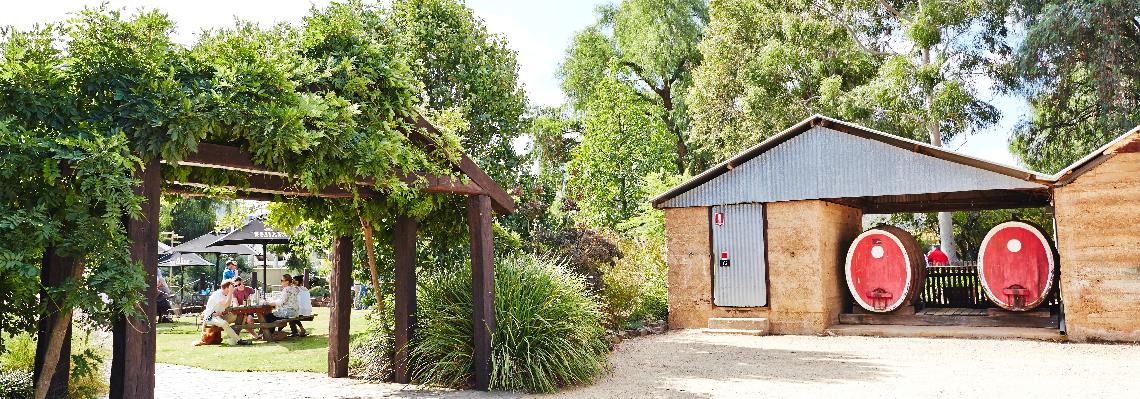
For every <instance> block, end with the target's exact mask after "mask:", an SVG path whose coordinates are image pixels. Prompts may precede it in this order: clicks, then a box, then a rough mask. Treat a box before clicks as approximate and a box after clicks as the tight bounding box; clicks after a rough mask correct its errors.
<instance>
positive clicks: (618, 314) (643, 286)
mask: <svg viewBox="0 0 1140 399" xmlns="http://www.w3.org/2000/svg"><path fill="white" fill-rule="evenodd" d="M619 247H620V248H621V251H622V253H624V254H625V256H624V257H623V258H622V259H620V260H619V261H617V262H616V263H615V264H614V265H613V266H610V267H607V268H605V269H604V273H603V274H602V278H603V280H602V282H603V284H602V290H601V292H600V293H599V299H600V300H601V302H602V310H603V312H604V313H605V317H606V323H607V325H608V326H609V327H610V328H628V327H631V326H632V325H636V324H644V322H647V321H656V320H664V319H665V318H666V317H667V316H668V312H669V307H668V305H667V302H666V298H667V288H666V285H665V284H666V279H667V277H668V268H667V267H666V265H665V254H664V245H663V244H662V243H661V241H659V240H655V239H631V240H622V241H621V242H620V243H619Z"/></svg>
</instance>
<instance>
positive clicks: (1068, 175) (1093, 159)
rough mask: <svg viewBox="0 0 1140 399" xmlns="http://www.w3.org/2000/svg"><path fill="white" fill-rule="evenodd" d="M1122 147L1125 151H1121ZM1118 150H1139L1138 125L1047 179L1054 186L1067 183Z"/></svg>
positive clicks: (1139, 128)
mask: <svg viewBox="0 0 1140 399" xmlns="http://www.w3.org/2000/svg"><path fill="white" fill-rule="evenodd" d="M1122 149H1124V150H1126V151H1121V150H1122ZM1118 152H1140V126H1136V127H1134V128H1132V130H1129V131H1128V132H1126V133H1124V134H1122V135H1120V136H1118V137H1117V138H1115V139H1112V140H1111V141H1109V142H1108V143H1106V144H1105V145H1102V146H1100V148H1097V149H1096V150H1095V151H1093V152H1091V153H1089V154H1088V155H1086V156H1085V157H1084V158H1081V159H1078V160H1077V161H1076V162H1073V163H1072V164H1070V165H1069V166H1067V167H1065V168H1064V169H1061V170H1060V171H1058V172H1057V173H1055V174H1053V175H1052V176H1049V180H1052V181H1053V182H1054V183H1055V185H1056V186H1063V185H1066V184H1069V183H1071V182H1072V181H1073V180H1075V179H1076V178H1077V177H1080V176H1081V175H1083V174H1085V172H1088V171H1089V170H1091V169H1092V168H1093V167H1095V166H1097V165H1100V164H1101V163H1103V162H1104V161H1107V160H1108V158H1111V157H1112V156H1113V155H1116V154H1117V153H1118Z"/></svg>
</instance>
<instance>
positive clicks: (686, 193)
mask: <svg viewBox="0 0 1140 399" xmlns="http://www.w3.org/2000/svg"><path fill="white" fill-rule="evenodd" d="M815 128H825V129H826V130H827V131H830V132H841V133H846V134H848V135H851V136H854V137H858V138H862V139H865V140H852V141H848V142H836V140H833V139H831V138H828V137H827V136H829V135H826V134H824V135H820V134H813V135H809V136H812V137H810V138H807V139H801V138H800V136H801V135H803V134H804V133H806V132H809V131H812V130H813V129H815ZM830 136H835V135H834V134H832V135H830ZM840 141H842V140H840ZM785 143H791V144H790V145H793V146H796V151H799V152H798V153H793V152H784V153H780V152H771V153H770V152H769V151H770V150H772V149H774V148H776V147H778V146H780V145H783V144H785ZM829 146H830V147H829ZM848 147H859V149H858V151H857V152H853V153H847V154H846V156H845V155H844V153H843V152H842V151H832V150H834V149H836V148H839V149H843V148H848ZM892 147H894V148H898V149H902V150H906V151H909V152H910V153H913V154H912V156H901V157H900V156H897V155H898V153H895V154H894V155H893V156H891V157H875V156H874V155H875V154H877V153H881V152H883V151H890V150H892V149H893V148H892ZM803 154H810V155H807V156H804V155H803ZM762 156H763V158H762V160H761V161H760V162H763V163H764V165H762V166H760V167H745V164H746V163H748V162H750V161H753V160H754V159H756V158H758V157H762ZM827 156H834V157H835V158H834V159H827V158H826V157H827ZM848 164H852V165H854V164H858V165H859V166H860V167H858V168H848V167H847V166H848ZM877 164H881V165H878V166H877V167H878V168H881V169H882V170H883V171H884V172H883V173H882V174H880V175H878V176H874V178H876V179H880V180H883V179H885V180H887V181H886V182H881V181H876V182H875V183H881V184H868V180H866V179H865V178H866V177H867V176H866V171H867V170H868V169H867V168H875V167H876V166H875V165H877ZM955 166H960V167H957V168H955ZM916 168H917V169H921V170H914V169H916ZM734 169H735V170H740V172H739V173H738V172H733V174H735V175H745V174H748V175H750V176H746V177H744V178H743V180H742V179H735V178H733V179H729V178H724V179H718V178H719V177H721V176H724V175H725V174H728V173H729V172H732V171H734ZM749 169H752V170H749ZM946 169H955V170H957V171H958V174H957V175H955V176H945V175H939V174H938V173H935V172H942V171H944V170H946ZM776 172H779V173H776ZM813 172H814V173H813ZM916 176H922V177H923V178H917V179H916V178H915V177H916ZM931 178H934V179H952V181H948V182H938V183H940V184H936V185H931V184H925V183H927V180H930V179H931ZM1049 183H1050V180H1049V178H1048V177H1047V176H1044V175H1043V174H1041V173H1038V172H1034V171H1029V170H1025V169H1020V168H1015V167H1011V166H1006V165H1000V164H996V163H992V162H988V161H985V160H981V159H978V158H974V157H971V156H968V155H964V154H960V153H956V152H953V151H949V150H946V149H942V148H938V147H934V146H932V145H930V144H926V143H922V142H918V141H914V140H909V139H905V138H902V137H898V136H894V135H890V134H886V133H883V132H880V131H877V130H874V129H870V128H867V127H863V126H859V125H855V124H850V123H847V122H843V121H840V120H836V119H832V118H828V117H825V116H822V115H814V116H812V117H809V118H807V119H805V120H803V121H802V122H800V123H797V124H796V125H794V126H792V127H791V128H788V129H787V130H784V131H783V132H780V133H779V134H777V135H775V136H772V137H771V138H769V139H767V140H765V141H764V142H761V143H760V144H757V145H756V146H753V147H752V148H749V149H747V150H745V151H743V152H741V153H739V154H737V155H736V156H733V157H732V158H730V159H729V160H727V161H725V162H722V163H720V164H719V165H717V166H714V167H712V168H710V169H708V170H706V171H704V172H702V173H701V174H699V175H697V176H696V177H694V178H692V179H690V180H689V181H686V182H684V183H682V184H680V185H678V186H677V187H674V188H672V189H670V190H669V191H666V192H665V193H664V194H661V195H660V196H657V197H656V198H654V199H653V200H652V202H653V204H654V206H656V207H675V206H698V205H713V204H725V203H744V202H772V201H784V200H798V199H826V198H858V197H870V196H884V195H896V196H897V195H905V194H926V193H937V192H961V191H982V190H1047V189H1048V187H1049ZM694 190H696V191H694Z"/></svg>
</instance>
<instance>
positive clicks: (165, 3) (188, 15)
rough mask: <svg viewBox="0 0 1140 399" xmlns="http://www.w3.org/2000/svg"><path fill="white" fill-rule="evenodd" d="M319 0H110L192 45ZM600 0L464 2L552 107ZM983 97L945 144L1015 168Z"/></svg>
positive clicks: (1011, 115) (33, 10)
mask: <svg viewBox="0 0 1140 399" xmlns="http://www.w3.org/2000/svg"><path fill="white" fill-rule="evenodd" d="M101 2H102V0H36V1H27V2H18V3H14V4H6V5H5V7H4V8H5V10H4V12H3V13H0V25H16V26H18V27H28V26H30V25H31V24H32V23H33V22H38V21H56V20H59V19H62V18H63V17H64V16H65V14H66V13H67V12H70V11H74V10H76V9H79V8H81V7H82V6H83V5H91V6H94V5H98V4H99V3H101ZM326 2H327V1H325V0H320V1H314V2H310V1H307V0H305V1H284V0H278V1H269V0H196V1H185V0H182V1H177V0H149V1H146V0H111V1H110V3H111V5H112V6H114V7H126V8H128V9H135V8H138V7H140V6H144V5H145V6H147V7H157V8H160V9H162V10H163V11H165V12H167V13H168V14H169V15H170V16H171V18H172V19H174V20H175V21H176V22H177V23H178V26H179V30H178V32H176V40H178V41H179V42H182V43H187V44H189V43H192V42H193V41H194V38H195V33H197V32H198V31H200V30H201V29H202V28H207V27H216V26H226V25H230V24H231V23H232V21H233V16H237V17H240V18H242V19H247V20H251V21H255V22H258V23H261V24H272V23H274V22H279V21H298V20H300V18H301V16H303V15H305V13H306V12H308V9H309V6H310V4H312V3H317V4H323V3H326ZM605 2H606V1H591V0H568V1H556V0H537V1H523V0H468V2H467V4H468V6H469V7H471V8H472V9H473V10H474V11H475V13H476V14H477V15H479V16H480V17H482V18H483V19H484V20H485V21H486V23H487V27H488V29H490V30H491V31H492V32H495V33H499V34H502V35H504V36H505V37H506V38H507V40H508V41H509V42H510V43H511V47H512V48H514V49H515V50H516V51H517V52H518V58H519V77H520V79H521V80H522V82H523V84H524V85H525V88H526V91H527V94H528V97H529V98H530V100H531V102H532V103H533V104H541V105H556V104H559V103H561V102H562V100H563V98H564V97H563V96H562V91H561V90H560V89H559V87H558V78H557V76H556V75H555V74H556V72H557V69H558V63H559V62H560V61H561V60H562V56H563V54H564V51H565V49H566V46H567V45H569V43H570V39H571V38H572V37H573V35H574V33H575V32H576V31H578V30H580V29H582V28H583V27H585V26H586V25H588V24H590V23H593V21H594V14H593V10H594V8H595V7H596V6H597V5H598V4H601V3H605ZM977 83H978V85H979V87H980V88H981V92H982V96H983V98H984V99H986V100H989V101H991V102H992V103H993V104H994V105H995V106H997V107H998V109H1000V110H1001V111H1002V120H1001V122H1000V123H999V124H998V125H997V126H994V127H993V128H991V129H988V130H987V131H984V132H980V133H977V134H973V135H970V136H967V137H959V138H957V139H955V140H954V141H953V142H951V143H950V144H949V147H950V148H951V149H955V150H957V151H960V152H963V153H966V154H968V155H971V156H974V157H978V158H982V159H985V160H989V161H992V162H998V163H1004V164H1008V165H1014V166H1017V165H1018V164H1017V162H1016V160H1015V158H1014V157H1013V155H1011V154H1010V153H1009V149H1008V145H1007V144H1006V143H1007V141H1008V139H1009V132H1010V131H1012V130H1013V127H1014V125H1015V124H1016V123H1017V122H1018V121H1019V120H1020V119H1021V118H1023V117H1024V116H1025V115H1026V113H1027V112H1028V104H1027V103H1026V102H1025V101H1024V100H1023V99H1020V98H1011V97H1006V96H996V95H994V94H992V93H991V91H990V90H988V82H977Z"/></svg>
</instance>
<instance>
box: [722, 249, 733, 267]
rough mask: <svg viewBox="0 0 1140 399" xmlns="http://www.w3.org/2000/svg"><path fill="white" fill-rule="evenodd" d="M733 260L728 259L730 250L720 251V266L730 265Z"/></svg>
mask: <svg viewBox="0 0 1140 399" xmlns="http://www.w3.org/2000/svg"><path fill="white" fill-rule="evenodd" d="M729 266H731V262H730V261H729V260H728V252H721V253H720V267H729Z"/></svg>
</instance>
